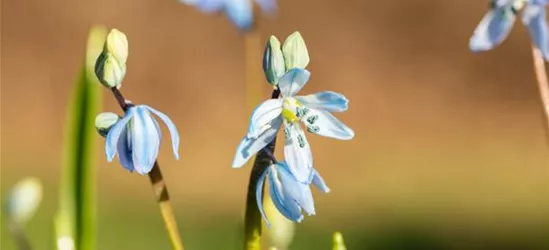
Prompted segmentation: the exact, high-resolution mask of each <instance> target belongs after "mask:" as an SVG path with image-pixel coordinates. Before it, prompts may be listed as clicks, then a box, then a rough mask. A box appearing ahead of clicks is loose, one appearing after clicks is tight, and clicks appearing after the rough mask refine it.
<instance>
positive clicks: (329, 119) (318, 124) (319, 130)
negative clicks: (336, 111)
mask: <svg viewBox="0 0 549 250" xmlns="http://www.w3.org/2000/svg"><path fill="white" fill-rule="evenodd" d="M302 121H303V123H305V126H306V127H307V131H309V132H311V133H314V134H318V135H322V136H326V137H330V138H334V139H339V140H350V139H353V137H355V132H354V131H353V130H352V129H351V128H349V127H347V125H345V124H343V123H342V122H341V121H339V120H338V119H337V118H335V117H334V116H333V115H332V114H330V112H328V111H322V110H315V109H310V110H309V112H307V114H306V115H305V117H304V118H303V120H302Z"/></svg>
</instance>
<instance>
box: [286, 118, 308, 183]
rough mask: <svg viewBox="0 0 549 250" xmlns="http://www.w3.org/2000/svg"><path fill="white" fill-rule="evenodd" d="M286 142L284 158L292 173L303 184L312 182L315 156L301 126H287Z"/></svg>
mask: <svg viewBox="0 0 549 250" xmlns="http://www.w3.org/2000/svg"><path fill="white" fill-rule="evenodd" d="M285 131H286V132H288V133H289V136H286V142H285V145H284V157H285V158H286V162H287V164H288V165H289V166H290V172H291V173H292V175H293V176H295V178H296V179H297V180H298V181H299V182H302V183H306V184H309V183H310V182H311V178H312V175H311V169H312V167H313V154H312V153H311V147H310V146H309V142H308V141H307V137H306V136H305V133H304V132H303V130H302V129H301V127H300V126H299V124H297V123H295V124H286V130H285Z"/></svg>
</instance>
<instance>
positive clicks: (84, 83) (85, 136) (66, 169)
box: [55, 27, 107, 250]
mask: <svg viewBox="0 0 549 250" xmlns="http://www.w3.org/2000/svg"><path fill="white" fill-rule="evenodd" d="M106 34H107V33H106V29H105V28H102V27H94V28H92V30H91V32H90V34H89V38H88V43H87V49H86V59H85V61H84V62H83V66H82V69H81V71H80V75H79V78H78V80H77V82H76V83H75V85H74V86H73V93H72V97H71V100H70V103H69V105H68V111H67V118H66V119H67V121H66V125H65V126H66V127H65V131H66V132H65V133H66V134H65V138H64V139H65V142H64V145H63V146H64V149H63V168H62V173H61V174H62V175H61V186H60V193H59V207H58V209H59V210H58V212H57V214H56V218H55V232H56V242H57V249H60V250H65V249H78V250H88V249H95V233H96V232H95V229H96V225H95V221H96V220H95V209H96V205H95V187H96V186H95V168H94V162H93V161H94V154H95V150H94V148H95V145H96V138H97V137H96V134H95V133H96V131H95V126H94V120H95V115H96V114H97V112H98V111H99V110H100V105H101V95H100V94H101V92H100V90H101V89H100V88H101V85H100V84H99V83H98V81H97V79H96V78H95V74H94V73H93V66H94V62H95V59H96V58H97V56H98V55H99V53H100V52H101V49H102V47H103V41H104V40H105V37H106Z"/></svg>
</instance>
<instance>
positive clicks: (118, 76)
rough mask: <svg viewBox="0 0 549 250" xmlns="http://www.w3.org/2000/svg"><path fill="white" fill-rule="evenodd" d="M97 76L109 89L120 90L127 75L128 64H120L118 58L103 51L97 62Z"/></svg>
mask: <svg viewBox="0 0 549 250" xmlns="http://www.w3.org/2000/svg"><path fill="white" fill-rule="evenodd" d="M95 75H96V76H97V79H99V81H100V82H101V84H103V86H105V87H107V88H113V87H116V88H120V85H121V84H122V80H123V79H124V76H125V75H126V64H120V63H119V61H118V60H116V58H115V57H114V56H113V55H112V54H110V53H106V52H105V51H103V52H102V53H101V54H100V55H99V57H97V61H96V62H95Z"/></svg>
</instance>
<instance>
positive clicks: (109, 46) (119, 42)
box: [103, 29, 128, 64]
mask: <svg viewBox="0 0 549 250" xmlns="http://www.w3.org/2000/svg"><path fill="white" fill-rule="evenodd" d="M103 51H104V52H106V53H109V54H111V55H113V56H114V58H115V59H116V60H117V61H118V63H120V64H126V60H127V59H128V39H127V38H126V35H125V34H124V33H122V32H120V31H119V30H117V29H112V30H111V31H110V32H109V34H108V35H107V40H106V41H105V45H104V47H103Z"/></svg>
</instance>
